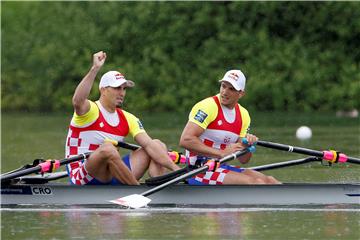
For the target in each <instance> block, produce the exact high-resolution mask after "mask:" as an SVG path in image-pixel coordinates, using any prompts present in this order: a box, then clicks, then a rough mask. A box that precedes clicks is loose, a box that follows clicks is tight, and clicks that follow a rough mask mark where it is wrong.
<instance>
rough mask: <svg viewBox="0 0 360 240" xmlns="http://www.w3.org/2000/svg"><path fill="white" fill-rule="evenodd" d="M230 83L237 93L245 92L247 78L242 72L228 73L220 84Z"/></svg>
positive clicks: (232, 71)
mask: <svg viewBox="0 0 360 240" xmlns="http://www.w3.org/2000/svg"><path fill="white" fill-rule="evenodd" d="M223 81H224V82H229V83H231V85H232V86H233V87H234V88H235V89H236V90H237V91H240V90H241V91H244V90H245V83H246V78H245V75H244V74H243V73H242V72H241V71H240V70H230V71H227V72H226V73H225V75H224V77H223V78H222V79H221V80H219V82H223Z"/></svg>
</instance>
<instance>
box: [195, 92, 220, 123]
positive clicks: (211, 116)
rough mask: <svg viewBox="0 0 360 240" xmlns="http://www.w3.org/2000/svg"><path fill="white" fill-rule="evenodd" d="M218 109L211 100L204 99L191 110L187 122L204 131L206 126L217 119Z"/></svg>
mask: <svg viewBox="0 0 360 240" xmlns="http://www.w3.org/2000/svg"><path fill="white" fill-rule="evenodd" d="M217 113H218V109H217V105H216V102H215V101H214V99H213V98H211V97H210V98H206V99H204V100H202V101H200V102H198V103H197V104H195V105H194V107H193V108H192V109H191V112H190V114H189V122H193V123H195V124H196V125H198V126H199V127H201V128H203V129H206V128H207V127H208V125H209V124H210V123H211V122H212V121H214V120H215V118H216V117H217Z"/></svg>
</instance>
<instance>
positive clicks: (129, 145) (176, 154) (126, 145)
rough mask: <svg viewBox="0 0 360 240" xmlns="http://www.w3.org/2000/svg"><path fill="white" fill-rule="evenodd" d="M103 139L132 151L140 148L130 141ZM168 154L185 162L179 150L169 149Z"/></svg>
mask: <svg viewBox="0 0 360 240" xmlns="http://www.w3.org/2000/svg"><path fill="white" fill-rule="evenodd" d="M105 141H107V142H111V143H112V144H113V145H114V146H117V147H121V148H125V149H129V150H132V151H135V150H137V149H139V148H140V146H139V145H136V144H132V143H126V142H120V141H116V140H112V139H106V140H105ZM168 155H169V157H170V158H171V159H172V160H173V161H174V162H175V163H186V158H185V156H184V155H182V154H181V153H179V152H176V151H169V152H168Z"/></svg>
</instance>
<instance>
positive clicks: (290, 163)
mask: <svg viewBox="0 0 360 240" xmlns="http://www.w3.org/2000/svg"><path fill="white" fill-rule="evenodd" d="M319 161H321V159H320V158H317V157H307V158H301V159H295V160H289V161H284V162H278V163H271V164H266V165H261V166H255V167H249V168H248V169H252V170H256V171H259V172H261V171H266V170H271V169H277V168H283V167H290V166H296V165H301V164H305V163H309V162H319Z"/></svg>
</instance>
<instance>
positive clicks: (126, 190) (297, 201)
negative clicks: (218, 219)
mask: <svg viewBox="0 0 360 240" xmlns="http://www.w3.org/2000/svg"><path fill="white" fill-rule="evenodd" d="M149 189H151V187H149V186H146V185H140V186H110V185H103V186H76V185H68V184H59V183H49V184H13V185H5V186H2V188H1V206H2V207H4V206H5V205H6V206H11V205H13V206H14V205H17V206H18V205H23V204H26V205H29V204H30V205H78V206H79V205H108V204H111V203H110V202H109V200H111V199H115V198H118V197H119V196H126V195H131V194H138V193H141V192H144V191H147V190H149ZM307 204H316V205H329V204H360V183H347V184H339V183H287V184H282V185H217V186H191V185H187V184H178V185H174V186H169V187H168V188H167V189H164V190H162V191H160V192H158V193H156V194H154V195H152V202H151V204H150V206H155V205H176V206H184V205H185V206H188V205H191V206H200V205H201V206H246V205H307Z"/></svg>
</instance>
